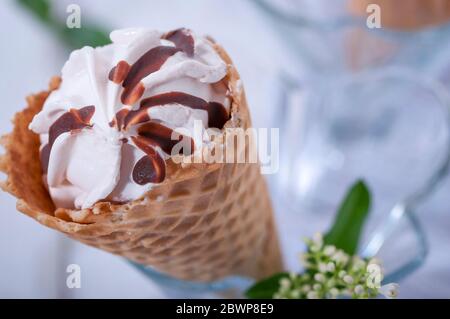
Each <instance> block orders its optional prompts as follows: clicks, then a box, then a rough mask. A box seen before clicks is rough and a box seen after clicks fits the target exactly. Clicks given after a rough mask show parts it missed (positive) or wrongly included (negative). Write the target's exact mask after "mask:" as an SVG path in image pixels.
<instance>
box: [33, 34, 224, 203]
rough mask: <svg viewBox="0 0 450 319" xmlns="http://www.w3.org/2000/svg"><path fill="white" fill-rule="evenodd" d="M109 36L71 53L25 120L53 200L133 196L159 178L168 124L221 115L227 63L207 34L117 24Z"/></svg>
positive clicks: (210, 121) (208, 122)
mask: <svg viewBox="0 0 450 319" xmlns="http://www.w3.org/2000/svg"><path fill="white" fill-rule="evenodd" d="M111 40H112V44H110V45H106V46H104V47H98V48H91V47H84V48H82V49H80V50H76V51H74V52H72V54H71V55H70V58H69V60H68V61H67V62H66V64H65V66H64V68H63V70H62V83H61V86H60V87H59V89H57V90H56V91H53V92H52V93H51V94H50V95H49V97H48V98H47V100H46V102H45V104H44V106H43V110H42V111H41V112H40V113H39V114H37V115H36V116H35V118H34V119H33V121H32V123H31V124H30V129H31V130H33V131H34V132H35V133H37V134H39V135H40V137H41V162H42V166H43V171H44V179H45V181H46V184H47V186H48V189H49V193H50V195H51V197H52V199H53V201H54V203H55V206H56V207H62V208H76V209H84V208H89V207H91V206H92V205H94V204H95V203H96V202H98V201H102V200H107V201H112V202H127V201H130V200H133V199H137V198H139V197H140V196H142V195H143V194H144V193H145V192H146V191H148V190H149V189H150V188H151V187H153V186H154V185H155V184H156V183H160V182H162V181H163V180H164V177H165V167H164V161H165V160H166V159H167V157H168V156H169V154H170V148H171V147H172V145H173V143H176V142H177V141H172V142H170V141H168V140H167V136H168V134H169V135H170V133H171V132H172V130H173V129H177V128H180V127H182V128H184V129H187V130H188V131H192V130H193V127H194V121H196V120H200V121H201V123H202V125H203V129H206V128H208V127H217V128H221V126H223V123H224V122H225V121H226V120H227V119H228V116H229V103H230V102H229V99H228V97H227V86H226V84H225V83H224V81H223V79H224V77H225V76H226V73H227V65H226V64H225V62H224V61H223V60H222V59H221V57H220V56H219V55H218V54H217V52H216V51H215V49H214V47H213V44H212V43H211V42H210V41H209V40H208V39H207V38H203V37H198V36H195V35H193V34H192V33H191V31H189V30H186V29H179V30H175V31H172V32H169V33H161V32H158V31H154V30H147V29H123V30H117V31H114V32H112V33H111ZM184 131H186V130H184ZM185 135H186V136H187V137H188V140H191V141H192V143H193V146H194V148H195V147H196V145H200V144H201V143H203V141H202V140H198V139H197V140H196V139H195V136H194V135H193V134H185ZM191 138H192V139H191Z"/></svg>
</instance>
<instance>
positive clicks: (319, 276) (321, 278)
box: [314, 273, 325, 282]
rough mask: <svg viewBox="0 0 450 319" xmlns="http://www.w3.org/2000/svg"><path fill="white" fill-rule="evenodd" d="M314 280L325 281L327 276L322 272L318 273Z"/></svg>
mask: <svg viewBox="0 0 450 319" xmlns="http://www.w3.org/2000/svg"><path fill="white" fill-rule="evenodd" d="M314 280H316V281H318V282H324V281H325V276H324V275H322V274H321V273H317V274H315V275H314Z"/></svg>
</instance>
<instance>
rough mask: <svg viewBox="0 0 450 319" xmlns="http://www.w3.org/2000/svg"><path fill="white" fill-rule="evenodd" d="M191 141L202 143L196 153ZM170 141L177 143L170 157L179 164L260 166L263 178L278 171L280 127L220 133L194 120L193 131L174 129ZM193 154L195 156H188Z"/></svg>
mask: <svg viewBox="0 0 450 319" xmlns="http://www.w3.org/2000/svg"><path fill="white" fill-rule="evenodd" d="M192 139H193V140H194V141H199V142H200V143H198V144H197V143H196V146H195V148H194V150H193V149H192ZM171 140H172V141H178V143H176V144H175V145H174V146H173V148H172V151H171V154H170V155H171V157H172V159H173V161H174V162H175V163H177V164H180V163H183V164H191V163H208V164H212V163H238V164H241V163H245V164H256V163H260V165H261V173H262V174H264V175H269V174H275V173H277V172H278V170H279V158H280V148H279V145H280V134H279V129H278V128H270V129H269V128H258V129H256V128H247V129H243V128H224V129H223V131H221V130H218V129H215V128H208V129H204V128H203V124H202V121H200V120H195V121H194V125H193V127H192V128H191V129H187V128H185V127H179V128H175V129H174V130H173V133H172V135H171ZM179 154H183V155H184V156H179ZM191 154H193V156H189V155H191Z"/></svg>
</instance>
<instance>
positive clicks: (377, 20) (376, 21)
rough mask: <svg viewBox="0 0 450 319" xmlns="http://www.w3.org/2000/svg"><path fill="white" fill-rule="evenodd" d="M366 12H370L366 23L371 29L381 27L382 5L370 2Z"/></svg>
mask: <svg viewBox="0 0 450 319" xmlns="http://www.w3.org/2000/svg"><path fill="white" fill-rule="evenodd" d="M366 12H367V13H369V16H368V17H367V20H366V24H367V27H368V28H369V29H380V28H381V7H380V6H379V5H378V4H374V3H372V4H369V5H368V6H367V8H366Z"/></svg>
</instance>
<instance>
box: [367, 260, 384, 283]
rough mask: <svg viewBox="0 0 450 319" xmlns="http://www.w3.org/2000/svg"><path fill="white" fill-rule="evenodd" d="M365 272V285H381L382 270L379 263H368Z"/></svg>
mask: <svg viewBox="0 0 450 319" xmlns="http://www.w3.org/2000/svg"><path fill="white" fill-rule="evenodd" d="M367 274H368V275H367V281H366V284H367V287H369V288H373V289H375V288H376V289H379V288H380V287H381V281H382V280H383V272H382V270H381V267H380V265H377V264H374V263H370V264H369V265H368V266H367Z"/></svg>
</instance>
